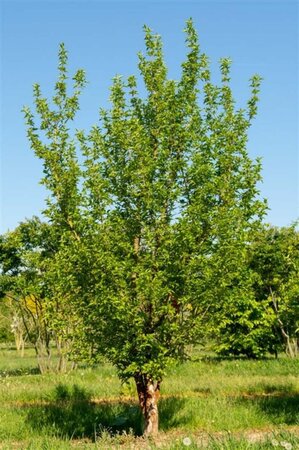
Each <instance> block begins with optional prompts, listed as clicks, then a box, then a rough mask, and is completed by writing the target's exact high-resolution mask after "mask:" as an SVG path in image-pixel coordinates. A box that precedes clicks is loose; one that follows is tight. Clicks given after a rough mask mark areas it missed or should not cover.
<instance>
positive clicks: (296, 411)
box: [238, 385, 299, 425]
mask: <svg viewBox="0 0 299 450" xmlns="http://www.w3.org/2000/svg"><path fill="white" fill-rule="evenodd" d="M267 387H268V392H267V393H266V395H265V394H257V395H253V396H252V397H241V398H239V399H238V402H241V403H243V404H245V405H246V404H248V405H249V404H250V405H254V406H255V407H257V408H258V409H259V410H260V411H262V412H263V413H264V414H265V415H266V416H267V417H268V418H269V419H270V420H271V421H272V422H273V424H275V425H279V424H281V425H282V424H286V425H298V424H299V393H298V392H296V391H293V390H292V389H291V386H289V387H288V386H284V387H282V386H276V388H275V389H274V386H272V385H269V386H267Z"/></svg>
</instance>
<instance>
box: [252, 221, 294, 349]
mask: <svg viewBox="0 0 299 450" xmlns="http://www.w3.org/2000/svg"><path fill="white" fill-rule="evenodd" d="M250 266H251V267H252V269H253V270H254V271H255V273H256V274H257V279H256V283H255V285H254V291H255V296H256V298H257V300H258V301H260V302H264V303H265V302H266V303H267V304H268V310H270V311H271V313H270V312H269V321H270V323H271V325H272V332H273V334H274V336H275V338H276V346H277V348H279V344H283V346H284V348H285V350H286V352H287V353H288V354H289V355H290V356H295V355H296V353H297V352H298V339H299V334H298V333H299V301H298V299H299V233H298V231H297V229H296V225H293V226H290V227H284V228H278V227H265V228H264V229H263V230H261V231H260V233H259V234H258V236H257V239H256V241H255V243H254V244H253V248H252V256H251V261H250Z"/></svg>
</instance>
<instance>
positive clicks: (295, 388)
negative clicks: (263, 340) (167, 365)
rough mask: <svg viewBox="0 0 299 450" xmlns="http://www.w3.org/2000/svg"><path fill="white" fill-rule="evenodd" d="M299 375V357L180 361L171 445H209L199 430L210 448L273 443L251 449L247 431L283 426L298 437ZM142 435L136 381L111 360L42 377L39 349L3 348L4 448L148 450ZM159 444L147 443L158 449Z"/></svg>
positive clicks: (171, 397)
mask: <svg viewBox="0 0 299 450" xmlns="http://www.w3.org/2000/svg"><path fill="white" fill-rule="evenodd" d="M298 373H299V359H293V360H291V359H287V358H285V357H282V358H280V359H278V360H275V359H268V360H263V361H249V360H242V359H239V360H217V359H213V358H210V359H202V360H198V361H193V362H192V361H189V362H187V363H185V364H182V365H179V366H174V367H172V368H171V370H169V373H168V376H167V377H166V378H165V380H164V381H163V383H162V392H161V399H160V402H159V407H160V430H161V435H160V436H163V439H162V440H163V442H164V441H165V445H168V447H167V446H166V447H164V448H173V449H177V448H178V449H179V448H184V446H182V445H183V444H182V443H181V441H180V439H182V438H183V436H187V437H189V438H190V439H191V438H192V439H191V443H190V445H188V446H186V448H201V447H200V446H199V437H198V433H204V434H205V436H206V437H205V447H206V448H211V449H218V448H219V449H220V448H221V449H222V448H223V449H230V448H232V449H234V448H236V449H237V448H240V449H243V448H244V449H247V448H253V449H255V448H261V449H264V448H265V449H266V448H273V445H272V444H271V443H270V444H269V442H268V443H267V442H266V441H265V439H264V440H263V442H262V443H261V442H258V443H252V442H251V443H250V445H251V446H250V447H248V445H249V444H248V439H246V438H244V439H245V440H244V439H243V438H242V436H243V434H244V433H245V434H246V433H251V432H252V430H255V431H256V430H261V431H262V432H264V431H267V432H271V431H273V432H276V431H277V430H282V431H281V432H284V433H288V432H289V435H290V439H293V441H294V442H295V440H296V439H297V437H296V433H297V434H299V377H298ZM219 433H220V437H219V436H218V435H217V434H219ZM140 434H141V417H140V412H139V408H138V404H137V396H136V392H135V386H134V384H133V383H129V384H128V385H122V384H121V383H120V381H119V380H118V378H117V376H116V372H115V370H114V369H113V367H111V366H110V365H109V364H102V365H99V366H98V367H94V368H87V367H79V368H78V369H76V370H75V371H73V372H70V373H67V374H53V373H51V374H43V375H41V374H39V373H38V371H37V365H36V360H35V357H34V353H33V351H32V349H27V350H26V353H25V357H24V358H20V357H19V356H17V354H16V352H15V351H13V350H9V349H2V350H0V442H1V445H0V448H1V449H2V448H7V449H10V448H22V449H23V448H30V449H39V448H42V449H47V448H49V449H50V448H51V449H52V448H53V449H56V448H57V449H60V448H61V449H65V448H71V447H72V446H73V445H75V444H76V443H77V444H78V445H79V448H107V449H108V448H109V446H111V448H117V446H120V447H119V448H126V446H128V448H136V449H138V448H140V449H141V448H143V447H142V446H141V445H143V444H144V441H143V440H140V439H142V438H140V437H139V438H138V437H136V435H137V436H138V435H140ZM245 434H244V435H245ZM176 435H177V436H178V437H176ZM41 436H42V438H41ZM207 436H208V438H207ZM217 436H218V437H217ZM138 439H139V440H138ZM160 439H161V438H160ZM176 439H178V441H176ZM219 439H220V441H219ZM264 441H265V442H264ZM293 441H292V442H293ZM163 442H160V444H161V445H162V444H163ZM283 442H284V441H283ZM290 442H291V441H290ZM160 444H159V445H160ZM105 445H106V446H105ZM144 445H145V444H144ZM146 445H148V443H147V444H146ZM151 445H152V447H144V448H156V447H155V444H154V443H153V444H151ZM163 445H164V444H163ZM221 445H223V446H222V447H221ZM229 445H230V447H229ZM238 445H239V447H238ZM269 445H270V447H269ZM292 445H293V444H292ZM294 445H295V444H294ZM296 445H297V444H296ZM130 446H131V447H130ZM132 446H133V447H132ZM134 446H135V447H134ZM217 446H218V447H217ZM271 446H272V447H271ZM298 446H299V442H298ZM281 448H282V447H281ZM294 448H296V447H294Z"/></svg>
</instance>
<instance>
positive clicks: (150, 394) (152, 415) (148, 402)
mask: <svg viewBox="0 0 299 450" xmlns="http://www.w3.org/2000/svg"><path fill="white" fill-rule="evenodd" d="M135 382H136V387H137V392H138V399H139V406H140V408H141V411H142V414H143V418H144V430H143V434H144V436H152V435H156V434H157V433H158V429H159V414H158V399H159V396H160V382H159V381H158V382H157V383H154V381H153V380H152V379H151V378H150V377H148V376H147V375H143V374H137V375H135Z"/></svg>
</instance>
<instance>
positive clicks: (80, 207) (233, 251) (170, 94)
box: [24, 20, 265, 434]
mask: <svg viewBox="0 0 299 450" xmlns="http://www.w3.org/2000/svg"><path fill="white" fill-rule="evenodd" d="M144 31H145V45H146V55H145V56H144V55H143V54H139V64H138V67H139V72H140V75H141V78H142V80H143V82H144V85H145V88H146V91H147V96H145V97H144V98H142V97H140V96H139V95H138V90H137V78H136V77H134V76H130V77H129V78H128V80H126V81H125V80H123V78H122V77H119V76H118V77H115V78H114V80H113V85H112V88H111V95H110V100H111V108H110V109H106V110H104V109H102V110H101V114H100V123H99V125H96V126H94V127H93V128H92V129H91V131H90V132H89V133H86V132H84V131H76V132H74V133H73V134H72V132H71V130H73V129H74V126H73V125H72V123H71V122H72V121H73V120H74V118H75V113H76V111H77V110H78V108H79V103H78V102H79V95H80V92H81V89H82V88H83V87H84V85H85V76H84V72H83V71H82V70H79V71H78V72H77V73H76V75H75V76H74V78H73V79H74V90H73V93H72V94H70V95H69V96H68V95H67V85H68V73H67V53H66V50H65V48H64V46H63V45H61V47H60V52H59V77H58V81H57V83H56V85H55V95H54V97H53V103H54V105H53V107H52V109H51V105H50V102H49V101H48V100H47V99H46V98H44V97H43V96H42V94H41V90H40V87H39V85H35V87H34V97H35V106H36V111H37V116H38V122H37V119H35V118H34V114H33V113H32V112H31V110H30V109H29V108H25V110H24V111H25V116H26V121H27V126H28V137H29V141H30V143H31V147H32V148H33V150H34V151H35V153H36V155H37V156H38V157H39V158H41V159H42V160H43V164H44V173H45V177H44V179H43V182H44V184H45V185H46V186H47V188H48V189H49V190H50V192H51V198H50V199H49V200H48V209H47V211H46V215H47V216H48V218H49V220H50V221H52V223H53V224H54V225H55V226H57V227H60V228H59V229H60V248H59V252H58V253H57V255H56V265H55V267H56V273H57V276H56V289H57V292H58V295H59V297H60V298H67V305H66V307H67V308H69V309H70V311H75V312H76V316H77V318H78V328H79V329H80V331H81V335H80V336H81V338H80V339H81V340H80V339H79V341H77V342H79V343H81V342H83V341H84V343H85V342H90V344H91V349H92V350H91V351H90V353H89V357H91V358H93V357H96V356H97V355H99V354H104V355H105V356H106V357H107V358H108V359H109V360H110V361H111V362H112V363H113V364H114V365H115V366H116V368H117V370H118V373H119V376H120V378H121V379H122V380H126V379H128V378H130V377H133V378H134V380H135V383H136V387H137V392H138V398H139V404H140V407H141V410H142V412H143V416H144V432H145V434H154V433H156V432H157V431H158V405H157V401H158V397H159V390H160V385H161V382H162V379H163V377H164V375H165V371H166V369H167V367H168V366H169V364H170V363H171V362H172V361H176V360H178V359H182V358H184V357H185V356H186V355H185V347H186V344H189V343H195V342H198V340H200V339H201V338H202V336H204V334H205V332H206V322H207V321H208V320H209V319H211V318H212V317H213V313H217V311H219V309H220V308H221V305H223V304H224V303H225V301H226V299H227V298H228V296H229V294H230V292H231V291H232V290H233V289H240V283H241V281H239V285H238V280H240V279H241V278H240V277H241V273H242V271H243V270H244V260H245V256H244V254H245V253H246V252H245V248H246V245H247V244H248V242H249V241H250V233H252V231H253V230H254V229H256V228H257V227H258V226H259V223H260V219H261V217H262V215H263V211H264V209H265V205H264V202H261V201H260V200H259V199H258V198H257V195H258V190H257V187H256V183H257V181H258V180H259V179H260V162H259V161H256V162H253V161H251V159H250V158H249V156H248V154H247V151H246V142H247V131H248V128H249V126H250V123H251V120H252V118H253V117H254V116H255V114H256V108H257V100H258V92H259V85H260V78H259V77H258V76H257V75H255V76H253V77H252V79H251V89H252V96H251V97H250V99H249V101H248V105H247V108H245V109H236V108H235V101H234V99H233V96H232V91H231V88H230V64H231V62H230V60H229V59H227V58H224V59H222V60H221V61H220V70H221V75H222V82H221V85H220V86H216V85H214V84H213V83H212V81H211V74H210V69H209V61H208V58H207V56H206V55H205V54H204V53H201V52H200V49H199V44H198V38H197V34H196V31H195V29H194V27H193V24H192V21H191V20H189V21H188V22H187V26H186V30H185V32H186V43H187V47H188V52H187V58H186V60H185V62H183V64H182V76H181V78H180V80H178V81H174V80H171V79H168V77H167V68H166V65H165V62H164V59H163V52H162V42H161V38H160V37H159V36H158V35H154V34H153V33H152V32H151V30H150V29H149V28H147V27H145V28H144ZM43 132H44V133H45V137H46V139H44V138H43V135H42V133H43ZM79 150H81V151H80V153H81V154H80V153H79ZM79 155H80V156H79ZM234 286H235V287H234ZM79 325H80V326H79ZM77 339H78V337H77ZM78 347H80V345H78Z"/></svg>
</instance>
